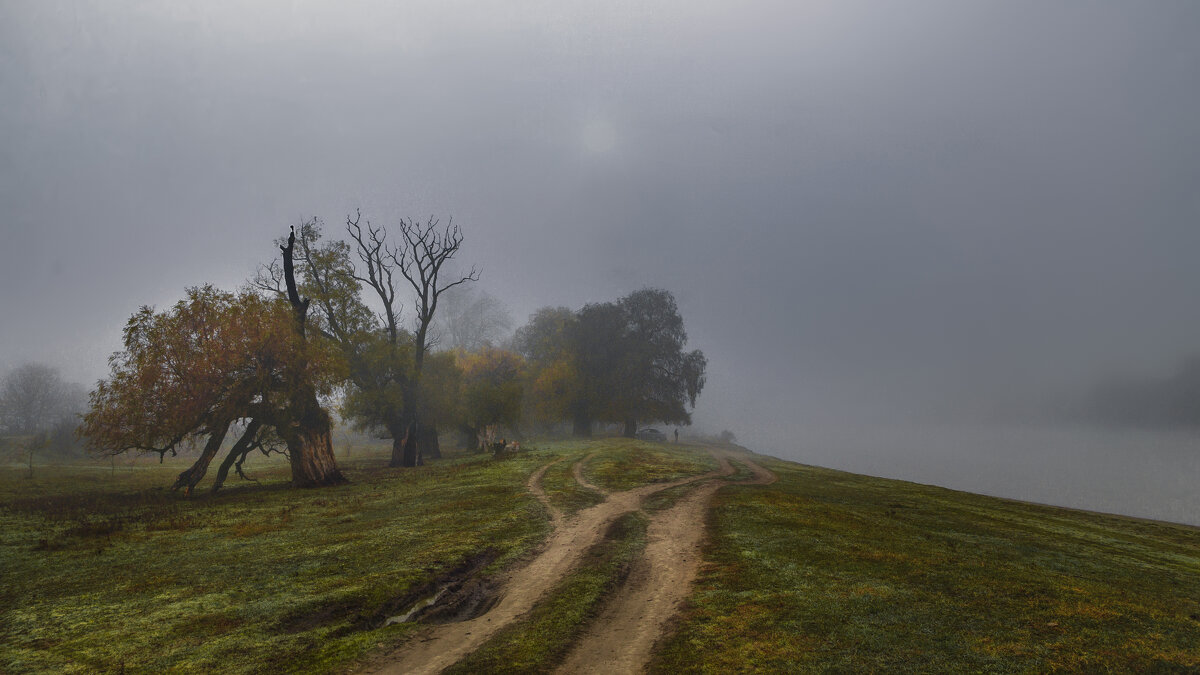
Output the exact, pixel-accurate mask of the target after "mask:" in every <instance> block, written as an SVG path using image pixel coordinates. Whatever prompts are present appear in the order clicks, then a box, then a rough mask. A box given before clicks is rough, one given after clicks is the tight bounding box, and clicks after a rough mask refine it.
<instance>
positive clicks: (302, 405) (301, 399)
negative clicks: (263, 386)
mask: <svg viewBox="0 0 1200 675" xmlns="http://www.w3.org/2000/svg"><path fill="white" fill-rule="evenodd" d="M295 244H296V233H295V231H294V230H293V232H292V233H291V234H290V235H288V243H287V246H280V247H279V248H280V250H281V251H283V277H284V281H285V283H286V284H287V294H288V301H289V302H290V303H291V305H292V309H293V311H295V313H296V329H297V330H298V331H299V332H300V337H302V338H303V337H304V325H305V323H306V320H307V316H308V300H309V299H308V298H301V297H300V293H299V291H298V290H297V289H296V276H295V272H294V269H293V267H292V249H293V248H294V246H295ZM298 372H299V373H303V368H300V369H298ZM300 377H301V378H303V377H304V376H303V375H301V376H300ZM292 387H293V393H292V395H291V396H290V400H289V401H288V404H289V405H288V410H287V417H288V418H290V419H285V420H282V424H280V423H277V424H275V428H276V430H277V431H278V432H279V435H280V436H282V437H283V440H284V442H285V443H287V446H288V459H289V460H290V461H291V464H292V485H295V486H297V487H314V486H317V485H334V484H336V483H344V482H345V481H346V477H345V476H343V475H342V472H341V471H339V470H338V467H337V460H335V459H334V457H333V424H332V423H331V422H330V419H329V413H327V412H325V409H324V408H322V407H321V404H320V403H319V402H318V401H317V393H316V392H315V391H314V390H313V388H312V384H311V381H308V380H301V381H298V382H294V383H292Z"/></svg>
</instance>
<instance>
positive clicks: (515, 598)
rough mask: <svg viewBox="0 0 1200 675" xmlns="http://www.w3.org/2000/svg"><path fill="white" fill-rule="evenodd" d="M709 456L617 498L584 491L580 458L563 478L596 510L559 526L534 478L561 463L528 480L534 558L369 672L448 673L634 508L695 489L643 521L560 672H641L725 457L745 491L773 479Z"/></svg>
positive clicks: (675, 600)
mask: <svg viewBox="0 0 1200 675" xmlns="http://www.w3.org/2000/svg"><path fill="white" fill-rule="evenodd" d="M712 452H713V455H714V457H715V458H716V459H717V461H718V463H719V465H720V468H719V469H718V470H717V471H713V472H709V473H706V474H701V475H697V476H690V477H687V478H682V479H679V480H676V481H672V482H669V483H656V484H651V485H645V486H642V487H638V488H634V489H632V490H626V491H623V492H606V491H604V490H601V489H600V488H598V487H596V486H594V485H592V484H591V483H589V482H587V480H586V479H585V478H584V477H583V472H582V466H583V464H584V463H585V462H587V461H588V460H590V459H591V457H592V455H588V456H587V457H584V458H583V459H581V460H580V461H578V462H576V463H575V466H574V467H573V468H572V472H573V474H574V476H575V478H576V480H577V481H578V482H579V483H580V485H582V486H584V487H587V488H589V489H592V490H595V491H597V492H599V493H600V494H602V495H603V496H604V497H605V501H604V502H602V503H600V504H597V505H595V506H592V507H590V508H587V509H584V510H582V511H580V512H579V513H577V514H575V515H574V516H572V517H570V518H564V517H563V514H562V513H561V512H560V511H559V510H558V509H556V508H554V507H553V506H552V505H551V504H550V502H549V500H548V499H547V497H546V495H545V492H544V491H543V490H542V488H541V479H542V476H543V475H545V472H546V470H547V469H549V468H550V467H551V466H552V465H554V464H555V463H557V462H559V461H562V460H561V458H560V459H558V460H555V461H554V462H551V463H550V464H547V465H545V466H543V467H541V468H539V469H538V470H537V471H535V472H534V474H533V475H532V476H531V477H530V479H529V483H528V487H529V490H530V492H531V493H532V494H533V495H534V496H536V497H537V498H538V499H539V500H540V501H541V502H542V503H543V504H544V505H545V506H546V508H547V509H548V510H549V512H550V516H551V518H552V521H553V524H554V531H553V532H552V533H551V535H550V537H549V539H548V541H547V542H546V545H545V547H544V548H543V549H542V551H541V552H540V553H539V554H538V555H537V556H536V557H535V558H534V559H533V560H531V561H530V562H529V563H527V564H526V565H524V566H523V567H520V568H518V569H516V570H514V571H513V572H512V573H511V574H510V575H509V577H508V579H507V581H506V582H505V583H504V584H503V586H502V590H501V593H502V596H501V597H500V599H499V600H498V601H497V602H496V603H495V604H494V605H493V606H492V608H491V609H490V610H489V611H488V612H486V613H485V614H483V615H481V616H478V617H476V618H474V619H471V620H468V621H463V622H460V623H453V624H446V625H442V626H438V627H436V628H433V629H431V630H430V631H428V632H426V633H425V634H423V635H419V636H418V637H416V638H414V639H413V640H412V641H410V642H409V643H407V644H406V645H404V647H402V648H401V649H400V650H399V651H398V652H396V653H394V654H393V655H392V656H391V657H390V658H389V659H388V662H387V664H386V665H384V666H383V667H381V668H380V669H379V670H377V671H376V672H379V673H437V672H440V671H441V670H443V669H444V668H446V667H448V666H450V665H453V664H454V663H456V662H457V661H459V660H460V659H462V658H463V657H465V656H466V655H467V654H470V653H471V652H473V651H474V650H475V649H477V648H478V647H479V646H480V645H482V644H483V643H484V642H485V641H487V639H488V638H490V637H492V636H493V635H494V634H495V633H496V632H497V631H499V630H500V629H502V628H504V627H505V626H508V625H509V624H511V623H513V622H514V621H516V620H518V619H519V618H520V617H521V616H522V615H523V614H525V613H526V612H528V611H529V610H530V609H532V608H533V606H534V605H535V604H536V603H537V602H538V600H540V599H541V598H542V596H543V595H544V594H545V592H546V591H547V590H549V589H550V588H553V587H554V586H555V585H556V584H557V582H558V581H559V580H561V579H562V578H563V577H565V576H566V575H567V574H568V573H569V572H570V571H571V569H572V568H573V567H574V566H575V565H576V564H577V563H578V562H579V560H580V559H581V557H582V556H583V554H584V553H585V552H586V551H587V550H588V549H589V548H590V547H591V546H592V545H593V544H596V543H597V542H599V541H600V540H601V538H602V537H603V536H604V532H605V531H606V530H607V528H608V526H609V525H610V524H611V523H612V522H613V521H614V520H616V519H617V518H619V517H620V516H622V515H624V514H626V513H629V512H631V511H635V510H637V509H639V508H641V505H642V502H643V500H645V499H646V497H648V496H650V495H652V494H654V493H656V492H660V491H662V490H666V489H668V488H672V487H676V486H680V485H686V484H689V483H695V482H697V481H704V483H703V484H702V485H700V486H699V487H697V488H696V489H695V490H693V491H692V492H690V493H689V494H688V495H686V496H685V497H684V498H682V499H681V500H679V502H677V503H676V504H675V505H674V506H672V507H671V508H669V509H667V510H665V511H661V512H659V513H656V514H653V515H652V517H651V521H650V526H649V530H648V533H647V536H648V543H647V546H646V551H645V554H644V557H643V559H642V560H641V561H639V562H638V563H637V564H636V566H635V569H634V571H633V573H631V575H630V577H629V579H628V580H627V581H626V583H625V584H624V585H623V586H622V587H621V588H620V589H618V590H617V591H615V592H614V594H613V595H612V597H611V599H610V600H609V601H608V602H607V603H606V606H605V609H604V610H603V611H602V613H601V616H600V617H599V618H598V619H597V620H596V621H594V622H593V625H592V626H591V627H590V628H589V629H588V630H587V632H586V633H585V635H584V637H583V638H582V639H581V640H580V641H579V643H578V644H577V645H576V647H575V648H574V649H573V650H572V652H571V654H570V656H569V657H568V659H567V661H566V663H565V664H564V666H563V672H592V673H594V672H636V671H637V670H639V669H640V668H641V667H642V666H643V665H644V664H645V662H646V660H647V659H648V658H649V655H650V649H651V648H652V647H653V645H654V642H655V641H656V640H657V639H658V638H659V637H660V636H661V635H662V633H663V630H664V628H665V626H666V625H667V622H668V621H669V620H670V619H671V617H672V616H674V614H675V612H676V611H677V609H678V606H679V604H680V603H681V602H682V601H683V599H684V598H686V597H687V594H688V590H689V588H690V585H691V582H692V580H693V579H694V578H695V576H696V571H697V569H698V567H699V562H700V558H699V546H700V544H701V542H702V540H703V536H704V521H705V512H706V510H707V508H708V503H709V501H710V499H711V498H712V495H713V494H714V493H715V492H716V491H717V490H718V489H719V488H720V487H721V486H722V485H727V484H729V483H727V482H725V481H719V480H715V479H717V478H720V477H722V476H728V475H730V474H732V473H733V471H734V469H733V466H732V465H731V464H730V463H729V459H730V458H731V457H732V458H734V460H735V461H738V462H739V463H742V464H744V465H746V466H747V467H748V468H750V469H751V470H752V471H753V472H754V475H755V478H754V479H753V480H752V481H749V482H761V483H766V482H770V481H771V480H773V479H774V476H773V475H772V474H771V473H770V472H769V471H766V470H765V469H763V468H762V467H759V466H758V465H756V464H754V463H753V462H751V461H750V460H748V459H746V458H745V457H742V456H739V455H737V454H734V453H729V452H724V451H720V452H717V451H712Z"/></svg>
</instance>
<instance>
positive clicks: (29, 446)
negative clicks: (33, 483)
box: [0, 363, 87, 477]
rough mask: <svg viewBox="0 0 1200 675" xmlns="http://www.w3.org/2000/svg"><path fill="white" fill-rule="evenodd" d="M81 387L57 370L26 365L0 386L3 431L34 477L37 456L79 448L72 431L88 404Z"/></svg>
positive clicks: (0, 411)
mask: <svg viewBox="0 0 1200 675" xmlns="http://www.w3.org/2000/svg"><path fill="white" fill-rule="evenodd" d="M81 390H82V387H80V386H79V385H77V384H74V383H68V382H66V381H64V380H63V378H62V376H61V375H60V374H59V372H58V369H56V368H53V367H51V366H47V365H43V364H40V363H28V364H25V365H23V366H21V367H19V368H17V369H15V370H13V371H12V372H10V373H9V374H8V375H6V376H5V378H4V380H3V382H0V429H3V430H4V431H5V433H7V434H10V435H12V436H14V437H15V438H14V439H12V444H13V446H14V447H15V448H16V449H18V450H20V451H21V453H22V454H24V455H25V459H26V460H27V461H28V464H29V476H30V477H32V476H33V458H34V455H35V454H39V453H44V452H56V453H59V454H67V453H69V452H71V451H72V450H74V449H75V448H76V444H75V438H74V433H73V430H74V428H75V425H76V424H77V415H78V414H79V413H81V412H83V410H84V408H85V407H86V403H87V392H82V394H81Z"/></svg>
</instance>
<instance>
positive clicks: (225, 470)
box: [212, 420, 262, 492]
mask: <svg viewBox="0 0 1200 675" xmlns="http://www.w3.org/2000/svg"><path fill="white" fill-rule="evenodd" d="M260 428H262V422H259V421H258V420H250V424H248V425H247V426H246V431H245V432H243V433H242V437H241V438H239V439H238V440H237V443H234V444H233V449H231V450H230V451H229V454H228V455H226V456H225V461H223V462H221V468H219V469H217V477H216V479H215V480H213V486H212V491H213V492H216V491H217V490H220V489H221V486H222V485H224V484H225V478H226V477H227V476H228V475H229V470H230V469H231V468H233V465H234V464H237V463H238V462H240V461H241V458H243V457H245V456H246V453H248V452H250V444H251V443H253V442H254V437H255V436H257V435H258V430H259V429H260ZM238 472H239V475H240V473H241V465H240V464H238Z"/></svg>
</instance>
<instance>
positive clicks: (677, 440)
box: [675, 428, 679, 443]
mask: <svg viewBox="0 0 1200 675" xmlns="http://www.w3.org/2000/svg"><path fill="white" fill-rule="evenodd" d="M675 442H676V443H678V442H679V429H678V428H676V429H675Z"/></svg>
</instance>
